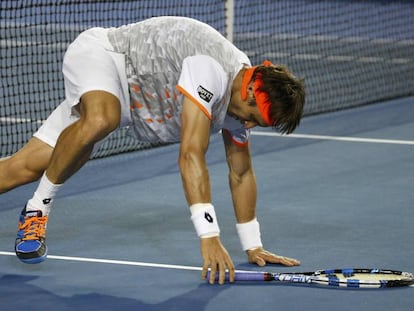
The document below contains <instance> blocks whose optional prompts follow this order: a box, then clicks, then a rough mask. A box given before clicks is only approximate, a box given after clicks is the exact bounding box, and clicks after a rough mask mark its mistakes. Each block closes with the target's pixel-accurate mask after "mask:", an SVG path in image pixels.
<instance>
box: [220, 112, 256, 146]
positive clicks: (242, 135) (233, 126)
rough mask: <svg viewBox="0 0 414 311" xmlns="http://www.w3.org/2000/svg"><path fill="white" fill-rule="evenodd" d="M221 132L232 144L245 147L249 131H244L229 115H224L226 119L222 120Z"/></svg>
mask: <svg viewBox="0 0 414 311" xmlns="http://www.w3.org/2000/svg"><path fill="white" fill-rule="evenodd" d="M222 130H223V131H224V132H225V133H226V134H227V135H229V136H230V137H231V140H232V141H233V143H234V144H236V145H238V146H241V147H242V146H246V145H247V144H248V143H249V138H250V130H249V129H246V128H245V127H244V126H243V125H242V124H241V123H240V122H239V121H237V120H236V119H234V118H232V117H230V116H229V115H226V118H225V119H224V124H223V129H222Z"/></svg>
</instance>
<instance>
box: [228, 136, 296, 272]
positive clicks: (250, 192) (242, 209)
mask: <svg viewBox="0 0 414 311" xmlns="http://www.w3.org/2000/svg"><path fill="white" fill-rule="evenodd" d="M223 141H224V145H225V149H226V158H227V163H228V166H229V184H230V189H231V194H232V200H233V207H234V212H235V215H236V220H237V223H238V224H249V223H252V225H253V224H254V223H256V222H255V220H256V200H257V185H256V177H255V174H254V169H253V166H252V161H251V156H250V150H249V146H248V145H245V146H238V145H236V144H234V143H233V142H232V140H231V138H230V137H229V135H228V134H227V133H226V132H225V131H224V132H223ZM249 230H251V229H249ZM258 230H260V229H258ZM256 232H257V233H259V234H260V231H256ZM260 244H261V243H260V237H259V239H258V245H257V246H255V245H252V246H253V247H252V248H251V249H247V250H246V253H247V256H248V261H249V262H250V263H255V264H257V265H259V266H265V265H266V264H267V263H273V264H282V265H285V266H297V265H299V264H300V262H299V261H298V260H296V259H293V258H288V257H284V256H279V255H276V254H274V253H271V252H269V251H267V250H265V249H264V248H263V247H262V246H261V245H260Z"/></svg>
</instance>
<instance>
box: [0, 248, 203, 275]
mask: <svg viewBox="0 0 414 311" xmlns="http://www.w3.org/2000/svg"><path fill="white" fill-rule="evenodd" d="M0 255H3V256H16V254H15V253H12V252H3V251H0ZM47 258H48V259H54V260H66V261H78V262H92V263H104V264H112V265H123V266H139V267H150V268H163V269H178V270H195V271H201V270H202V268H201V267H193V266H182V265H168V264H159V263H149V262H139V261H128V260H112V259H100V258H86V257H71V256H54V255H48V256H47Z"/></svg>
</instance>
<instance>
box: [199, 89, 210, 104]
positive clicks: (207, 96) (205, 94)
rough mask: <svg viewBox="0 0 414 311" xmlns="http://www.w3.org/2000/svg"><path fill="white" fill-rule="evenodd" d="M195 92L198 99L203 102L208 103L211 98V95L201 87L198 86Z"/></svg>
mask: <svg viewBox="0 0 414 311" xmlns="http://www.w3.org/2000/svg"><path fill="white" fill-rule="evenodd" d="M197 92H198V95H199V96H200V98H201V99H203V100H205V101H206V102H208V103H209V102H210V101H211V99H212V98H213V93H211V92H210V91H208V90H207V89H205V88H204V87H202V86H201V85H199V86H198V88H197Z"/></svg>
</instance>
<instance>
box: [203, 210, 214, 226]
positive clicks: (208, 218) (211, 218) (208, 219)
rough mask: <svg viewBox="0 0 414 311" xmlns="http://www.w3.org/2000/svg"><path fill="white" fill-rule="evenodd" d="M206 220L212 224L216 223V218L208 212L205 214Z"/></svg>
mask: <svg viewBox="0 0 414 311" xmlns="http://www.w3.org/2000/svg"><path fill="white" fill-rule="evenodd" d="M204 218H205V219H206V220H207V221H208V222H209V223H211V224H212V223H213V222H214V218H213V217H212V216H211V215H210V214H209V213H208V212H205V213H204Z"/></svg>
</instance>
